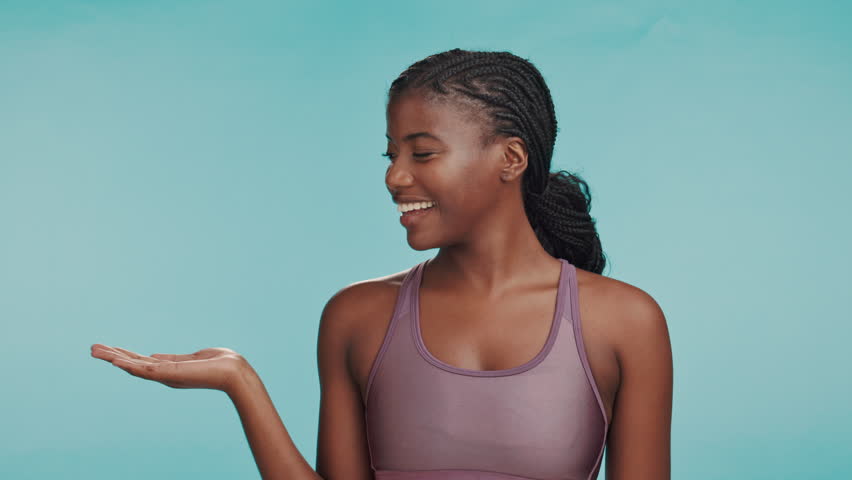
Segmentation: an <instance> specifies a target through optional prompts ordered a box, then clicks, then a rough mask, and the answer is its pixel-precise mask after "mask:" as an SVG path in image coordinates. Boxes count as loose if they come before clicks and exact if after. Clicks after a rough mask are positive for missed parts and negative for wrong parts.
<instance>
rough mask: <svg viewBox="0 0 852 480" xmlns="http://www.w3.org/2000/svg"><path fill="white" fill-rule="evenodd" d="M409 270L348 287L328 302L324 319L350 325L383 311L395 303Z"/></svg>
mask: <svg viewBox="0 0 852 480" xmlns="http://www.w3.org/2000/svg"><path fill="white" fill-rule="evenodd" d="M407 273H408V270H403V271H401V272H397V273H393V274H391V275H386V276H383V277H376V278H370V279H367V280H361V281H358V282H355V283H351V284H349V285H346V286H345V287H343V288H341V289H340V290H338V291H337V292H336V293H335V294H334V295H332V297H331V298H330V299H329V300H328V302H327V303H326V305H325V308H324V309H323V317H328V318H334V319H335V320H334V321H335V322H336V323H343V324H348V323H350V322H357V321H358V319H360V318H364V317H369V316H371V315H372V314H373V313H376V310H377V309H378V310H381V309H382V308H383V306H384V305H386V304H387V303H388V301H390V302H393V301H395V299H396V294H397V292H398V291H399V287H400V286H401V285H402V281H403V279H404V278H405V275H406V274H407Z"/></svg>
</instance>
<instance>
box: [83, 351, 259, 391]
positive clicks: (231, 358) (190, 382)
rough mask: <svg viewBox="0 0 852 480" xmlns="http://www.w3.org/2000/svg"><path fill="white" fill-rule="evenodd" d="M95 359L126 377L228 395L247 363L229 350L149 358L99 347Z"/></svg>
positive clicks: (93, 352)
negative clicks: (116, 368)
mask: <svg viewBox="0 0 852 480" xmlns="http://www.w3.org/2000/svg"><path fill="white" fill-rule="evenodd" d="M92 356H93V357H95V358H100V359H101V360H105V361H107V362H110V363H112V364H113V365H115V366H116V367H119V368H121V369H123V370H124V371H126V372H127V373H129V374H131V375H134V376H137V377H140V378H144V379H147V380H154V381H157V382H160V383H162V384H164V385H167V386H169V387H172V388H209V389H213V390H222V391H223V392H226V393H227V392H228V391H229V389H230V388H231V385H232V383H233V381H234V380H235V378H236V377H237V376H238V374H239V372H240V368H243V367H244V366H245V365H247V364H246V363H245V359H243V357H242V355H240V354H239V353H237V352H235V351H233V350H231V349H229V348H205V349H203V350H199V351H197V352H195V353H190V354H180V355H176V354H169V353H155V354H153V355H151V356H150V357H146V356H144V355H140V354H138V353H135V352H131V351H130V350H125V349H123V348H119V347H108V346H106V345H102V344H100V343H96V344H94V345H92Z"/></svg>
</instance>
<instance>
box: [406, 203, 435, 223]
mask: <svg viewBox="0 0 852 480" xmlns="http://www.w3.org/2000/svg"><path fill="white" fill-rule="evenodd" d="M434 209H435V207H429V208H425V209H420V210H413V211H411V212H405V213H403V214H402V215H400V216H399V223H401V224H402V226H403V227H406V228H407V227H410V226H412V225H417V224H418V223H420V222H421V221H423V217H425V216H427V215H429V213H430V212H431V211H432V210H434Z"/></svg>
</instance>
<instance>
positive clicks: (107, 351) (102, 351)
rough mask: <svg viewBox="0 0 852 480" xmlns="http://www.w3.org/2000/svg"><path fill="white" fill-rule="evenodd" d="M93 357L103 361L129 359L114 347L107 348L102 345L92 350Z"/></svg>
mask: <svg viewBox="0 0 852 480" xmlns="http://www.w3.org/2000/svg"><path fill="white" fill-rule="evenodd" d="M92 356H93V357H95V358H100V359H103V360H112V359H113V358H128V357H127V355H126V354H124V353H122V352H119V351H118V350H116V349H114V348H112V347H107V346H106V345H101V346H99V347H97V348H92Z"/></svg>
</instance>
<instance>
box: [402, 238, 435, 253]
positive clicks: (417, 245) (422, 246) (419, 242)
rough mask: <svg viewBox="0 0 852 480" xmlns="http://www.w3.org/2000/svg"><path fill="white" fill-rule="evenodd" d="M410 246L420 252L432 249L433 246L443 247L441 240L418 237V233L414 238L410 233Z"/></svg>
mask: <svg viewBox="0 0 852 480" xmlns="http://www.w3.org/2000/svg"><path fill="white" fill-rule="evenodd" d="M408 246H409V247H411V248H412V249H414V250H417V251H419V252H421V251H423V250H431V249H433V248H441V244H440V243H439V242H436V241H434V240H428V239H418V238H417V235H414V236H413V238H412V236H411V235H409V237H408Z"/></svg>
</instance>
